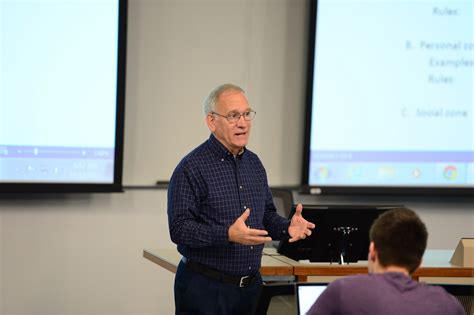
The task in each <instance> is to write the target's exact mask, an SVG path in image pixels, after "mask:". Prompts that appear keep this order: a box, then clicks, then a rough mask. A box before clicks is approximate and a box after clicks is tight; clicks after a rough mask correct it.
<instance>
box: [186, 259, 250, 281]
mask: <svg viewBox="0 0 474 315" xmlns="http://www.w3.org/2000/svg"><path fill="white" fill-rule="evenodd" d="M181 260H182V261H183V263H184V264H185V265H186V267H188V268H189V269H191V270H192V271H195V272H197V273H199V274H201V275H203V276H206V277H208V278H211V279H214V280H217V281H220V282H224V283H230V284H234V285H236V286H238V287H240V288H244V287H246V286H248V285H250V284H251V283H252V282H254V281H255V279H256V278H257V274H253V275H248V276H243V277H237V276H231V275H228V274H225V273H222V272H220V271H217V270H215V269H212V268H209V267H206V266H204V265H202V264H200V263H198V262H195V261H192V260H189V259H187V258H186V257H183V258H182V259H181Z"/></svg>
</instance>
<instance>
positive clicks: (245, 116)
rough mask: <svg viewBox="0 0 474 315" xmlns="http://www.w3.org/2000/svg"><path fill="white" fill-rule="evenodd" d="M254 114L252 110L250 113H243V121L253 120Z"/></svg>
mask: <svg viewBox="0 0 474 315" xmlns="http://www.w3.org/2000/svg"><path fill="white" fill-rule="evenodd" d="M255 114H256V112H254V111H253V110H250V111H248V112H246V113H244V114H243V115H244V118H245V120H252V119H254V118H255Z"/></svg>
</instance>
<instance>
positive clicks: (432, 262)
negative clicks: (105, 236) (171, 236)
mask: <svg viewBox="0 0 474 315" xmlns="http://www.w3.org/2000/svg"><path fill="white" fill-rule="evenodd" d="M452 254H453V251H452V250H427V251H426V253H425V255H424V257H423V263H422V265H421V267H420V268H418V269H417V270H416V271H415V272H414V274H413V275H412V277H413V278H414V279H415V280H419V278H420V277H437V278H439V277H442V278H453V279H454V282H456V278H473V280H474V268H472V267H459V266H454V265H452V264H451V263H450V262H449V260H450V259H451V256H452ZM143 257H145V258H146V259H148V260H150V261H152V262H154V263H156V264H157V265H159V266H161V267H163V268H164V269H166V270H168V271H171V272H173V273H176V268H177V266H178V263H179V261H180V260H181V255H180V254H179V253H178V251H177V250H176V249H155V250H147V249H145V250H144V251H143ZM367 272H368V269H367V261H361V262H357V263H351V264H349V265H339V264H328V263H304V262H298V261H295V260H293V259H291V258H288V257H286V256H282V255H280V254H278V253H277V252H276V249H275V248H265V249H264V251H263V256H262V267H261V269H260V273H261V274H262V276H295V277H296V281H299V282H305V281H307V280H308V276H347V275H355V274H366V273H367Z"/></svg>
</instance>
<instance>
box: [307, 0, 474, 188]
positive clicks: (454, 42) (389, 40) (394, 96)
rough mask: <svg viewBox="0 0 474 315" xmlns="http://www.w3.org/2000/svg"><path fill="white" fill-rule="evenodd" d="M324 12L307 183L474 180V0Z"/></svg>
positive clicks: (321, 8) (367, 4) (398, 1)
mask: <svg viewBox="0 0 474 315" xmlns="http://www.w3.org/2000/svg"><path fill="white" fill-rule="evenodd" d="M317 14H318V16H317V25H316V46H315V55H314V61H315V62H314V63H315V64H314V78H313V92H312V93H313V99H312V117H311V119H312V120H311V140H310V152H311V153H310V154H311V155H310V163H309V174H308V175H309V176H308V177H309V184H310V185H331V186H337V185H343V186H347V185H349V186H351V185H352V186H358V185H360V186H414V187H474V117H473V109H474V102H473V93H474V80H473V77H474V75H473V73H474V33H473V29H474V15H473V14H474V2H473V1H471V0H461V1H428V0H422V1H420V0H418V1H417V0H410V1H408V0H379V1H375V0H368V1H349V0H345V1H343V0H320V1H319V2H318V10H317Z"/></svg>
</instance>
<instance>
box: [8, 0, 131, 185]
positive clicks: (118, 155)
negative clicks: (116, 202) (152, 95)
mask: <svg viewBox="0 0 474 315" xmlns="http://www.w3.org/2000/svg"><path fill="white" fill-rule="evenodd" d="M127 19H128V0H118V37H117V81H116V86H117V90H116V119H115V149H114V170H113V182H111V183H104V184H102V183H43V182H34V183H29V182H24V183H20V182H18V183H17V182H15V183H12V182H1V183H0V194H11V193H91V192H123V185H122V177H123V150H124V127H125V82H126V53H127V29H128V27H127V26H128V21H127Z"/></svg>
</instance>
